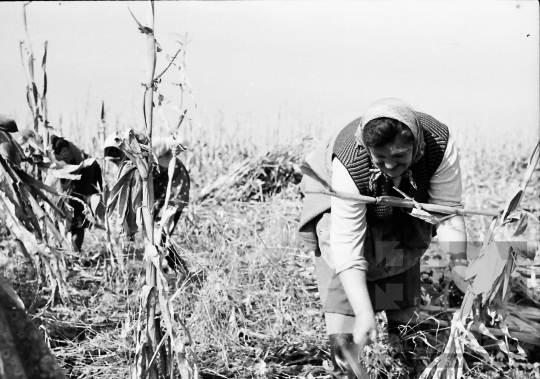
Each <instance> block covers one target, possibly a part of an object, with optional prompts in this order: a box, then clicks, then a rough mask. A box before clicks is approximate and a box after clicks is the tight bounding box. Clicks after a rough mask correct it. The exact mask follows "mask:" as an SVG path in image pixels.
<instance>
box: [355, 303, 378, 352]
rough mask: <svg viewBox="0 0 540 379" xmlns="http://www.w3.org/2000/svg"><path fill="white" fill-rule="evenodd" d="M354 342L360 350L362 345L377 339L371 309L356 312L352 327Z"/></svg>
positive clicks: (362, 347)
mask: <svg viewBox="0 0 540 379" xmlns="http://www.w3.org/2000/svg"><path fill="white" fill-rule="evenodd" d="M353 337H354V343H355V344H356V345H357V346H358V348H359V351H360V352H361V351H362V350H363V349H364V346H366V345H370V344H371V343H373V342H375V341H376V340H377V322H376V321H375V315H374V314H373V311H371V310H366V311H365V312H361V313H360V314H357V315H356V317H355V321H354V329H353Z"/></svg>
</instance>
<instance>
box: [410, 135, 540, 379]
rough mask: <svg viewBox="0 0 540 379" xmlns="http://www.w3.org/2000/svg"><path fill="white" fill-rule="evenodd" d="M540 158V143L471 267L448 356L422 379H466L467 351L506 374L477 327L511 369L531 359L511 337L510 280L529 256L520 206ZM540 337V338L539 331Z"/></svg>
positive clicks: (430, 367) (524, 215)
mask: <svg viewBox="0 0 540 379" xmlns="http://www.w3.org/2000/svg"><path fill="white" fill-rule="evenodd" d="M539 154H540V143H539V144H538V145H537V146H536V148H535V150H534V152H533V154H532V156H531V158H530V160H529V164H528V167H527V171H526V172H525V176H524V178H523V181H522V184H521V188H520V189H519V190H518V191H516V193H515V194H514V195H513V196H512V197H511V198H510V200H509V201H508V203H507V205H506V207H505V209H504V212H503V213H502V214H501V216H499V217H496V218H494V219H493V221H492V222H491V224H490V228H489V230H488V233H487V235H486V237H485V239H484V242H483V245H482V247H481V250H480V253H479V255H478V257H477V258H476V259H475V260H474V261H473V262H471V264H470V265H469V269H468V271H467V278H466V280H467V281H469V287H468V289H467V292H466V293H465V297H464V299H463V303H462V306H461V308H460V310H458V311H457V312H456V313H454V316H453V320H452V325H451V329H450V337H449V340H448V343H447V344H446V347H445V349H444V352H443V354H442V355H440V356H439V357H437V358H436V359H435V360H434V361H433V362H431V363H430V364H429V365H428V367H426V369H425V370H424V372H423V373H422V375H421V377H420V378H421V379H426V378H433V379H438V378H456V379H459V378H461V377H462V375H463V371H464V369H465V367H466V365H465V361H464V358H463V356H464V350H465V347H469V348H470V349H472V350H474V351H475V352H477V353H479V354H481V355H482V356H483V357H484V358H485V359H486V361H487V362H490V364H491V365H492V366H493V367H495V368H498V369H501V368H502V366H501V364H500V363H498V362H496V361H494V359H493V357H491V356H490V355H489V354H488V352H487V351H486V350H485V349H484V348H483V347H482V346H481V345H480V344H479V343H478V341H477V340H476V337H475V336H474V335H473V333H472V332H471V330H472V328H473V327H475V329H477V330H479V331H480V332H481V333H482V334H483V335H485V336H487V337H489V338H491V339H493V340H495V341H496V343H497V345H498V346H499V348H500V349H501V351H503V352H504V353H505V354H506V355H507V356H508V359H509V363H510V365H513V364H514V362H515V360H522V359H524V358H525V357H526V354H525V351H524V350H523V349H522V348H521V347H520V346H519V341H518V340H517V339H516V338H514V337H512V335H511V334H510V332H509V329H508V322H507V321H508V319H507V316H508V314H507V308H508V305H507V301H508V299H509V295H510V291H509V289H510V285H509V284H510V280H511V276H512V273H513V272H514V270H515V268H516V265H515V260H516V254H522V255H524V256H527V249H526V246H525V247H524V246H523V241H522V239H520V236H521V235H522V234H523V232H524V231H525V230H526V228H527V222H528V219H529V217H531V216H532V215H531V214H529V213H528V212H525V211H523V210H519V209H518V207H519V204H520V202H521V199H522V197H523V194H524V192H525V189H526V188H527V185H528V183H529V180H530V179H531V176H532V175H533V172H534V169H535V167H536V164H537V163H538V159H539ZM532 217H534V216H532ZM520 317H522V318H525V320H526V321H528V322H529V323H533V322H532V320H527V318H526V316H520ZM488 318H491V319H492V320H493V321H495V322H496V323H498V325H499V327H500V330H501V331H502V333H503V337H504V340H499V339H498V338H497V337H495V336H494V335H493V333H491V332H490V331H489V330H488V328H487V327H486V321H487V319H488ZM533 324H534V323H533ZM537 333H538V334H540V329H539V330H537ZM509 340H515V341H517V342H518V345H517V349H518V352H517V353H514V352H512V351H511V350H510V347H509V345H508V341H509Z"/></svg>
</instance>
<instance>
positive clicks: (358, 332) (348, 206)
mask: <svg viewBox="0 0 540 379" xmlns="http://www.w3.org/2000/svg"><path fill="white" fill-rule="evenodd" d="M332 187H333V188H334V190H336V191H340V192H344V193H350V194H359V191H358V188H357V187H356V185H355V184H354V181H353V180H352V178H351V176H350V175H349V173H348V171H347V169H346V168H345V167H344V166H343V165H342V164H341V162H339V160H337V159H334V160H333V162H332ZM331 207H332V211H331V221H332V225H331V230H330V246H331V251H332V259H333V265H334V269H335V271H336V274H338V276H339V278H340V280H341V283H342V285H343V288H344V290H345V293H346V295H347V299H348V300H349V302H350V304H351V306H352V308H353V311H354V314H355V326H354V332H353V334H354V341H355V342H356V343H357V344H358V345H359V347H360V348H363V347H364V346H365V345H366V344H368V343H370V340H371V341H374V340H375V339H376V336H377V324H376V322H375V314H374V312H373V308H372V306H371V301H370V298H369V293H368V290H367V285H366V272H365V270H366V269H367V262H366V260H365V259H364V258H363V245H364V240H365V234H366V217H365V215H366V206H365V204H363V203H360V202H358V201H352V200H344V199H339V198H337V197H332V200H331Z"/></svg>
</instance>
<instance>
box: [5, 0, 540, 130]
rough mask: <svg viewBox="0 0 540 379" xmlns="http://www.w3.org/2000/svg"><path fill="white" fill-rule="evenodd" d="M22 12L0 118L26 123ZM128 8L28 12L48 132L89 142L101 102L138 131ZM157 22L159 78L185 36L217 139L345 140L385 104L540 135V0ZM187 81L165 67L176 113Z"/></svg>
mask: <svg viewBox="0 0 540 379" xmlns="http://www.w3.org/2000/svg"><path fill="white" fill-rule="evenodd" d="M22 4H23V3H21V2H2V3H0V51H1V52H2V53H1V54H0V67H1V70H0V113H2V114H6V115H10V116H12V117H14V118H15V119H16V121H17V122H18V123H19V124H20V125H26V124H27V123H28V121H29V117H28V115H29V110H28V105H27V103H26V94H25V87H26V84H27V80H26V77H25V73H24V70H23V67H22V64H21V55H20V51H19V43H20V41H21V40H24V39H25V38H26V36H25V32H24V23H23V12H22V8H23V5H22ZM128 7H129V8H130V9H131V11H132V12H133V14H134V15H135V17H137V18H138V19H139V20H140V21H141V22H142V23H144V22H145V20H146V14H147V9H148V4H147V3H146V2H124V1H119V2H106V1H103V2H101V1H100V2H94V1H89V2H76V1H72V2H32V3H31V4H29V5H28V6H27V8H26V9H27V21H28V31H29V35H30V38H31V42H32V47H33V50H34V54H35V58H36V61H35V65H36V68H35V73H36V76H37V78H38V83H41V81H42V80H41V75H42V74H41V72H42V71H41V67H40V63H41V56H42V54H43V44H44V42H45V41H48V56H47V75H48V93H47V99H48V109H49V118H50V120H51V123H52V124H53V126H55V124H56V125H58V124H65V125H67V124H71V125H75V126H76V127H78V128H80V130H83V131H86V133H88V130H91V128H94V127H95V126H96V125H97V124H98V122H99V115H100V108H101V102H102V101H104V102H105V107H106V110H107V119H108V122H109V123H111V124H112V123H115V124H116V125H121V126H122V127H134V128H140V127H141V126H142V125H143V122H144V121H143V120H144V119H143V115H142V96H143V95H142V91H143V87H142V86H141V83H142V82H143V81H144V80H145V70H146V53H147V51H146V39H145V36H144V35H143V34H141V33H139V32H138V30H137V25H136V23H135V21H134V20H133V18H132V16H131V14H130V12H129V11H128ZM155 12H156V15H155V33H156V38H157V40H158V42H159V43H160V46H161V47H162V48H163V51H162V52H161V53H159V54H158V67H157V70H156V71H157V72H161V70H163V68H164V67H165V64H166V63H167V60H166V56H165V55H166V54H168V55H169V56H171V55H174V53H175V52H176V50H177V49H178V47H179V45H178V43H177V42H175V41H177V40H178V38H179V37H178V36H179V35H180V36H185V35H186V33H187V35H188V38H189V43H188V44H187V49H186V68H187V71H186V73H187V78H188V80H189V83H190V84H191V88H192V92H193V98H194V100H195V103H196V105H197V108H194V105H193V101H192V100H190V99H191V98H190V97H189V96H187V97H185V101H184V105H185V107H186V108H189V115H190V116H191V118H192V119H193V120H194V122H195V123H196V124H197V125H198V127H200V128H202V129H203V130H205V129H207V130H208V131H209V132H211V131H212V132H213V131H215V125H210V124H212V123H213V124H215V123H217V122H222V123H223V124H224V125H228V127H231V128H234V125H235V124H238V123H239V122H240V121H239V120H244V121H243V123H244V124H247V126H245V128H247V129H246V130H247V133H251V132H253V133H257V132H260V129H261V128H272V127H275V126H276V125H277V124H280V127H285V128H295V127H297V126H298V125H306V124H309V123H318V124H320V125H319V127H321V128H322V129H323V130H337V129H339V128H341V127H343V126H345V125H346V124H347V123H348V122H350V121H351V120H353V119H355V118H357V117H359V116H360V115H361V113H362V111H363V110H364V109H365V108H366V107H367V106H369V104H371V103H372V102H374V101H376V100H377V99H380V98H383V97H397V98H401V99H403V100H405V101H407V102H408V103H410V104H411V105H412V106H413V107H414V108H415V109H417V110H419V111H422V112H426V113H429V114H431V115H432V116H434V117H435V118H437V119H439V120H440V121H442V122H445V123H446V124H448V125H449V126H450V127H451V128H478V129H479V130H484V131H489V132H492V133H499V134H500V135H503V136H504V135H506V134H508V135H515V133H516V132H519V133H521V134H522V135H523V138H524V139H525V138H527V139H531V137H534V138H538V129H539V121H540V120H539V103H540V100H539V92H540V89H539V82H540V79H539V67H540V63H539V45H540V42H539V7H538V3H537V2H536V1H472V2H471V1H467V2H459V1H429V2H428V1H400V2H394V1H382V2H376V1H354V2H350V1H337V2H330V1H292V2H285V1H280V2H273V1H246V2H214V1H210V2H207V1H204V2H196V1H195V2H191V1H190V2H156V3H155ZM180 77H181V76H180V73H179V71H177V70H176V69H171V70H169V71H168V72H167V73H166V74H165V75H164V77H163V81H162V83H161V84H160V86H159V89H160V92H161V93H162V94H164V95H165V96H166V98H167V99H169V100H170V101H172V102H173V104H175V105H177V106H178V105H179V89H178V87H175V86H172V85H171V84H170V83H171V82H175V81H176V82H177V81H178V80H179V78H180ZM165 115H166V116H165V117H166V118H167V119H168V121H169V122H174V120H175V119H176V117H178V114H177V112H176V111H174V110H173V109H172V108H166V112H165ZM156 117H157V116H156ZM211 120H213V121H211ZM216 120H218V121H216ZM219 120H221V121H219ZM245 120H248V121H245ZM284 120H286V121H284ZM69 133H74V131H73V130H68V131H67V132H66V134H69ZM68 137H69V136H68ZM534 138H533V140H534Z"/></svg>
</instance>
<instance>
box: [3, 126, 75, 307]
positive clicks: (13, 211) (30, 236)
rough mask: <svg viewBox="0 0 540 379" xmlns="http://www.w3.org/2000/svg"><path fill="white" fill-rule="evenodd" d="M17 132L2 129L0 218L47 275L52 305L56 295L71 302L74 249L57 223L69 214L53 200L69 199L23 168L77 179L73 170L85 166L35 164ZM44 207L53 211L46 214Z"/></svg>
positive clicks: (39, 269) (36, 264)
mask: <svg viewBox="0 0 540 379" xmlns="http://www.w3.org/2000/svg"><path fill="white" fill-rule="evenodd" d="M15 131H16V130H9V131H4V130H0V215H1V217H2V218H3V219H4V221H5V222H6V224H7V226H8V229H9V230H10V231H11V233H12V235H13V236H14V238H15V239H16V240H18V242H20V243H22V244H23V245H24V248H25V249H26V251H27V252H28V253H29V255H30V256H31V257H32V258H33V261H34V264H35V266H36V267H37V268H38V271H39V272H40V273H42V274H43V275H44V276H45V278H46V280H47V282H48V284H49V285H50V287H51V290H52V291H51V298H50V303H51V302H53V301H54V296H55V294H56V293H59V295H60V297H61V299H62V300H64V301H68V300H69V291H68V286H67V284H66V281H65V272H66V265H65V260H64V254H65V253H66V252H71V251H72V247H71V244H70V242H68V239H67V238H66V236H65V235H63V234H62V233H60V231H59V230H58V229H57V227H56V224H60V223H62V222H63V221H64V220H66V218H68V216H69V215H66V214H65V213H64V212H63V211H62V210H61V209H60V208H59V207H58V206H57V205H56V204H55V202H54V201H53V200H52V199H51V197H58V198H62V197H68V196H66V195H63V194H61V193H59V192H57V191H56V190H55V189H54V188H51V187H49V186H47V185H45V184H43V183H42V182H41V181H39V180H37V179H35V178H33V177H32V176H30V175H29V174H27V173H26V172H25V171H23V170H22V169H21V168H20V165H21V163H23V162H27V164H29V165H31V166H32V167H39V169H42V170H47V171H48V172H49V173H50V174H51V175H55V176H58V177H61V178H78V176H77V175H76V174H75V173H74V171H76V170H77V169H78V168H80V167H81V166H82V165H81V166H71V167H65V166H62V167H57V166H56V165H55V164H53V163H47V162H40V163H35V162H34V160H33V158H32V157H26V156H25V154H24V151H23V149H22V148H21V146H19V144H18V143H17V142H16V141H15V140H14V139H13V138H12V137H11V135H10V134H8V132H10V133H13V132H15ZM45 192H47V193H48V195H46V194H45ZM45 205H46V206H47V207H49V208H50V210H51V211H50V212H45V210H44V208H45ZM39 279H41V278H40V277H39Z"/></svg>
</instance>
